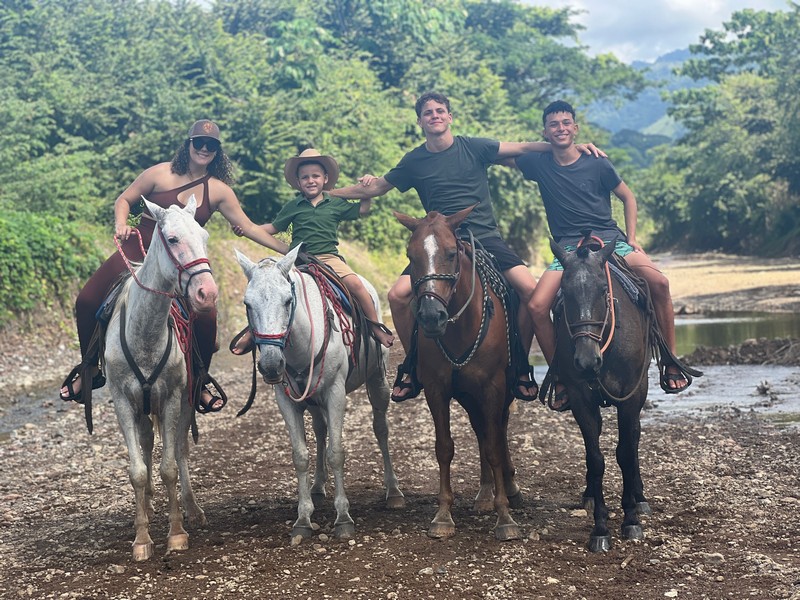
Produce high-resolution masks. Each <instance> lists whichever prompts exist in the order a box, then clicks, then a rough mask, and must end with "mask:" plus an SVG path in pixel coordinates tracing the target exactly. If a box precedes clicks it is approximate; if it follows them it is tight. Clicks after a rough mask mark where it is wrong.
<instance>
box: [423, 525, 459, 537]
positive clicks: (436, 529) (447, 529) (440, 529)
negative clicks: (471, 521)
mask: <svg viewBox="0 0 800 600" xmlns="http://www.w3.org/2000/svg"><path fill="white" fill-rule="evenodd" d="M455 534H456V526H455V524H454V523H449V524H448V523H431V526H430V527H429V528H428V537H429V538H433V539H435V540H441V539H443V538H450V537H453V536H454V535H455Z"/></svg>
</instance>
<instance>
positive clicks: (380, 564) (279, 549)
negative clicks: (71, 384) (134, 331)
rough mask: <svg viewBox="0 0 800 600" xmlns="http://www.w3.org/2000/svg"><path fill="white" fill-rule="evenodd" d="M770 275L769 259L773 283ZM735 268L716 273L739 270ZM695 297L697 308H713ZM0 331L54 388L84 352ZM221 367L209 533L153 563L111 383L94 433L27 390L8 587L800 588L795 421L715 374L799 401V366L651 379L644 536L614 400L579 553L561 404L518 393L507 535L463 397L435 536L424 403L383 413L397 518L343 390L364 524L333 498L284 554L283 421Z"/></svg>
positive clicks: (160, 527)
mask: <svg viewBox="0 0 800 600" xmlns="http://www.w3.org/2000/svg"><path fill="white" fill-rule="evenodd" d="M713 261H714V262H715V263H718V262H719V261H718V259H716V258H715V259H713ZM733 266H736V267H737V268H738V267H740V266H741V262H740V261H738V262H737V261H733ZM769 266H770V265H769V264H765V265H764V266H763V268H762V269H760V270H761V271H764V272H765V273H766V272H768V271H769ZM730 267H731V265H726V268H730ZM709 268H711V265H709V261H708V260H706V259H704V260H702V261H700V262H699V263H698V269H699V271H698V273H697V275H696V276H697V277H701V278H702V277H703V276H707V275H708V272H707V269H709ZM713 268H715V269H716V268H719V267H718V266H714V267H713ZM757 271H758V270H757ZM691 273H692V271H691V270H690V269H688V270H687V267H684V271H682V272H681V275H680V276H679V277H678V279H682V281H675V279H676V275H674V274H670V277H671V278H672V280H673V282H674V283H673V290H680V289H681V286H683V285H684V284H688V283H689V281H688V280H689V279H691V278H693V277H695V275H692V274H691ZM728 273H729V277H728V278H726V277H720V279H719V281H720V284H721V283H726V284H729V285H730V284H731V281H729V278H736V277H737V275H736V272H735V271H729V272H728ZM796 281H800V278H798V279H796ZM756 285H758V284H756ZM772 287H773V294H772V296H773V298H776V299H777V298H779V295H780V294H784V295H785V299H786V301H785V302H780V303H779V306H781V307H786V306H790V305H791V304H792V301H793V300H792V298H793V297H794V296H793V294H794V291H795V290H796V288H795V287H794V286H791V285H789V284H786V285H783V284H782V285H775V286H772ZM708 289H709V288H707V287H706V290H708ZM747 289H749V288H744V289H740V290H733V289H729V288H726V289H724V290H722V291H721V292H720V293H719V294H717V296H716V300H713V301H712V299H711V298H710V297H709V295H708V294H696V293H694V294H689V295H687V296H681V295H676V305H677V304H678V302H681V301H682V300H683V299H684V298H689V299H690V300H691V301H692V303H693V304H692V305H693V306H703V307H708V310H716V309H717V307H718V306H720V305H721V304H724V303H725V302H726V299H725V298H724V296H728V295H730V294H732V293H741V294H742V297H743V298H745V299H744V300H743V303H744V304H743V305H742V306H743V310H751V309H752V308H753V307H752V306H751V305H749V304H747V302H748V301H747V300H746V298H747V297H752V296H750V295H748V293H747ZM678 294H680V292H678ZM698 297H704V298H706V299H705V300H703V301H704V302H705V304H702V305H701V304H699V302H698V301H697V300H696V298H698ZM8 339H9V338H8V337H6V342H4V351H3V352H2V355H3V360H4V361H6V362H5V363H3V365H4V369H5V371H4V372H3V376H5V377H8V379H7V381H13V382H17V383H18V382H19V381H23V380H25V378H27V377H30V378H31V381H34V382H39V383H38V384H36V385H40V384H41V383H42V382H43V381H45V379H44V378H46V377H50V379H51V380H52V379H53V378H55V379H56V380H60V379H61V378H63V373H65V372H66V371H65V370H63V369H65V368H66V367H68V366H70V365H71V361H72V360H73V359H74V350H68V349H65V348H62V349H61V350H58V349H56V350H53V351H48V350H47V349H48V346H47V345H44V346H41V345H40V344H39V342H36V345H34V344H32V343H31V340H30V338H22V339H20V340H16V341H15V342H14V343H15V344H20V345H21V346H20V348H24V349H25V352H24V353H21V354H20V353H16V358H15V357H14V353H12V352H6V346H5V344H6V343H7V341H8ZM49 348H53V346H49ZM223 352H225V351H223ZM21 356H24V358H20V357H21ZM401 358H402V352H401V350H400V349H399V347H395V348H393V350H392V352H391V362H390V365H389V372H390V373H393V372H394V365H395V364H396V363H397V361H398V360H400V359H401ZM59 361H61V363H62V364H63V367H62V364H59ZM223 363H224V364H225V368H224V369H222V373H221V375H223V376H224V380H223V383H224V384H225V386H226V390H227V392H228V395H229V396H230V398H231V400H230V403H229V405H228V407H227V408H226V409H225V410H224V411H222V412H221V413H218V414H213V415H208V416H199V417H198V425H199V428H200V441H199V445H197V446H193V447H192V460H191V476H192V480H193V484H194V489H195V491H196V493H197V496H198V501H199V503H200V504H201V505H202V507H203V509H204V510H205V511H206V515H207V517H208V520H209V523H208V525H207V526H206V527H204V528H202V529H191V530H190V531H189V533H190V535H191V540H190V549H189V550H188V551H186V552H182V553H175V554H171V555H166V556H165V555H164V550H165V544H164V539H165V535H166V530H167V518H166V515H165V514H164V504H165V499H164V497H163V496H164V494H163V486H162V485H161V484H160V482H157V485H156V487H155V489H156V495H155V505H156V509H157V513H156V517H155V519H154V521H153V525H152V530H151V531H152V536H153V539H154V541H155V552H156V556H155V557H154V558H153V559H152V560H150V561H148V562H146V563H133V562H132V560H131V558H130V541H131V540H132V539H133V527H132V519H133V512H132V507H133V500H132V493H131V491H130V484H129V481H128V473H127V451H126V449H125V447H124V445H123V443H122V436H121V435H120V434H119V431H118V426H117V424H116V418H115V415H114V410H113V405H112V404H111V401H110V398H108V396H107V390H105V389H104V390H99V391H98V394H97V395H96V396H95V406H94V424H95V433H94V435H91V436H90V435H88V434H87V432H86V429H85V424H84V422H83V410H82V408H81V407H79V406H77V405H75V404H73V403H62V402H59V401H58V400H57V399H56V393H57V392H56V386H57V384H55V385H53V389H52V395H51V396H50V395H47V398H51V399H47V398H45V399H42V395H41V393H37V392H33V391H31V390H32V389H33V388H31V389H30V390H22V393H21V395H19V396H18V397H16V399H15V400H14V402H16V403H17V408H19V407H23V406H27V405H33V404H36V406H35V407H34V408H35V411H34V412H35V415H36V418H32V419H30V420H29V421H28V422H23V423H21V424H20V426H19V427H17V428H15V429H14V431H12V432H11V434H10V435H8V436H7V437H4V438H3V439H0V460H1V461H2V463H3V470H2V472H0V500H2V504H0V549H2V553H3V557H4V560H3V561H0V599H3V600H5V599H9V600H10V599H12V598H13V599H18V598H20V597H27V598H41V599H47V600H56V599H58V600H61V599H70V598H81V599H83V598H87V599H88V598H120V599H121V598H147V597H151V598H164V599H175V600H188V599H190V598H207V599H224V600H227V599H231V600H233V599H238V598H243V597H257V598H266V599H270V600H272V599H275V600H284V599H285V598H294V597H301V598H310V599H313V600H322V599H328V598H333V599H338V598H344V597H348V598H354V599H361V600H375V599H386V600H389V599H391V600H406V599H409V600H418V599H419V600H421V599H427V598H439V599H443V600H450V599H453V600H464V599H469V600H473V599H486V600H489V599H490V600H503V599H507V598H508V599H510V598H526V599H537V600H583V599H588V598H598V599H605V598H609V599H610V598H620V599H624V600H641V599H642V598H664V597H666V598H685V599H687V600H693V599H697V600H700V599H707V600H716V599H721V598H737V599H738V598H759V599H760V600H761V599H766V600H772V599H780V600H791V599H795V598H798V597H800V544H798V542H797V513H798V509H800V494H799V493H798V490H797V481H798V480H800V466H799V465H800V430H798V428H796V427H795V428H784V427H782V426H779V425H777V424H775V423H773V422H771V421H769V420H766V419H764V418H762V416H761V415H760V413H759V411H758V410H757V409H754V408H747V409H742V408H739V407H738V406H732V405H730V403H729V401H728V400H729V399H728V398H726V395H725V394H724V393H716V392H714V390H715V389H717V387H716V386H717V385H718V384H720V383H725V384H726V385H729V386H735V387H736V388H737V389H738V390H739V391H740V392H741V393H744V394H748V396H749V398H748V402H749V403H750V404H751V405H753V404H757V403H765V402H773V401H777V402H780V401H781V398H793V399H794V400H796V399H797V398H798V397H800V376H794V375H792V373H791V372H790V373H789V376H788V377H787V378H786V383H785V386H786V389H783V387H781V388H780V389H778V388H775V387H772V388H770V387H769V386H763V385H762V388H764V389H761V390H759V389H758V385H759V380H757V379H754V378H753V377H749V378H748V376H746V375H743V374H742V371H743V369H729V370H728V371H726V374H725V375H724V376H720V377H714V376H710V377H703V378H701V379H699V380H697V381H696V382H695V384H694V385H693V386H692V388H691V390H690V391H688V392H686V393H684V394H681V395H679V396H668V395H666V394H664V393H663V392H661V390H660V389H659V388H658V386H657V385H655V384H654V383H653V384H651V392H650V401H651V403H652V405H653V406H652V407H650V408H648V409H647V410H646V411H645V414H644V422H643V427H642V441H641V448H640V456H641V464H642V476H643V480H644V485H645V494H646V495H647V496H648V499H649V501H650V504H651V507H652V508H653V515H652V516H650V517H647V518H645V519H644V521H643V523H644V531H645V539H644V540H643V541H639V542H629V541H624V540H621V539H620V538H619V529H620V522H621V515H620V511H619V494H620V491H621V480H620V476H619V469H618V468H617V465H616V463H615V461H614V443H615V437H616V436H615V427H616V413H615V411H613V410H611V409H609V410H604V411H603V415H604V418H605V426H604V436H603V441H602V448H603V451H604V453H605V457H606V490H607V493H606V498H607V502H608V504H609V508H610V510H611V516H610V526H611V529H612V534H613V538H614V540H613V546H612V549H611V551H609V552H608V553H605V554H589V553H588V552H587V551H586V549H585V544H586V540H587V539H588V535H589V531H590V529H591V515H587V514H586V512H585V511H583V510H582V509H581V508H580V507H579V505H578V499H579V496H580V494H581V491H582V489H583V486H584V485H585V476H584V473H585V471H584V465H583V460H584V458H583V457H584V452H583V443H582V440H581V437H580V433H579V432H578V429H577V427H576V426H575V423H574V421H573V420H572V418H571V417H570V415H568V414H561V413H554V412H552V411H549V410H547V409H545V408H544V407H542V406H541V405H540V404H539V403H517V404H516V408H515V410H514V413H513V414H512V418H511V420H510V424H509V444H510V451H511V454H512V458H513V460H514V463H515V466H516V469H517V482H518V484H519V485H520V487H521V490H522V494H523V497H524V500H523V506H522V507H521V508H519V509H515V510H514V512H513V516H514V519H515V520H516V521H517V522H518V523H519V524H520V526H521V528H522V531H523V539H522V540H520V541H517V542H509V543H499V542H497V541H495V539H494V537H493V535H492V532H491V529H492V526H493V524H494V515H491V514H477V513H475V512H474V511H473V510H472V508H471V507H472V498H473V497H474V496H475V494H476V492H477V489H478V479H479V472H480V468H479V455H478V452H477V445H476V443H475V437H474V435H473V434H472V432H471V429H470V426H469V423H468V421H467V418H466V416H465V414H464V412H463V411H462V410H460V409H459V408H458V407H457V406H456V405H455V404H454V405H453V411H452V414H453V417H452V430H453V435H454V443H455V448H456V455H455V459H454V461H453V464H452V481H453V486H454V491H455V493H456V504H455V507H454V511H453V517H454V519H455V521H456V527H457V533H456V535H455V536H454V537H453V538H451V539H448V540H431V539H429V538H428V537H427V536H426V535H425V531H426V529H427V525H428V523H429V522H430V520H431V519H432V518H433V515H434V513H435V503H436V493H437V489H438V476H437V465H436V460H435V454H434V446H433V426H432V421H431V418H430V415H429V414H428V410H427V408H426V405H425V402H424V400H411V401H408V402H405V403H402V404H392V405H391V406H390V407H389V415H388V416H389V427H390V448H391V451H392V453H393V457H394V462H395V468H396V470H397V473H398V477H399V479H400V485H401V488H402V490H403V491H404V493H405V495H406V499H407V503H408V505H407V507H406V508H405V509H404V510H402V511H390V510H387V509H386V508H385V506H384V503H383V498H382V495H383V492H382V470H381V463H380V458H379V453H378V451H377V447H376V444H375V443H374V436H373V433H372V419H371V416H370V413H369V410H368V403H367V400H366V398H365V394H364V393H363V391H358V392H355V393H353V394H352V395H351V396H350V403H349V409H348V414H347V417H346V421H345V449H346V452H347V463H346V477H347V479H346V482H345V486H346V489H347V492H348V497H349V500H350V505H351V513H352V515H353V517H354V519H355V521H356V534H355V536H354V538H353V539H352V540H350V541H347V540H336V539H334V538H333V536H332V533H331V531H332V527H333V523H332V520H333V518H334V516H335V513H334V511H333V506H332V499H331V491H330V490H329V491H328V494H329V495H328V499H327V500H326V501H325V502H324V503H323V504H322V505H321V506H319V507H318V508H317V510H316V511H315V513H314V518H313V520H314V523H315V524H316V525H318V526H319V530H318V532H317V533H316V534H315V535H314V537H313V539H311V540H307V541H306V542H304V543H302V544H300V545H299V546H292V545H291V543H290V539H289V532H290V530H291V523H292V522H293V520H294V519H295V518H296V499H295V494H296V482H295V475H294V469H293V467H292V459H291V450H290V448H289V447H288V443H287V436H286V432H285V427H284V426H283V422H282V418H281V416H280V414H279V411H278V409H277V406H276V403H275V402H274V401H273V399H272V393H271V392H270V391H269V389H268V386H266V385H265V384H263V382H261V381H259V393H258V395H257V397H256V401H255V404H254V406H253V408H252V409H251V410H250V411H249V412H248V413H247V415H245V416H243V417H241V418H237V417H236V412H237V410H238V409H239V408H241V407H242V406H243V404H244V401H245V399H246V398H247V394H248V391H249V386H250V371H249V366H250V363H249V360H248V359H247V358H239V359H230V358H226V359H225V360H224V361H223V360H222V358H221V357H220V361H219V365H220V366H222V364H223ZM229 365H230V366H229ZM59 369H62V370H59ZM782 369H783V370H784V371H785V370H786V369H785V368H782ZM537 374H538V375H539V377H541V374H540V373H538V370H537ZM220 379H223V377H220ZM51 385H52V383H51ZM781 385H782V386H783V385H784V384H783V383H782V384H781ZM773 386H774V382H773ZM6 389H9V388H8V387H7V388H6ZM48 394H49V392H48ZM700 395H705V396H706V397H710V398H712V399H713V401H712V402H710V403H709V404H707V405H703V406H702V407H701V408H700V409H699V410H696V411H693V412H692V413H691V415H690V416H686V413H685V412H684V413H681V414H682V415H683V416H678V417H675V418H667V417H668V415H667V414H666V413H667V412H668V409H669V407H670V406H675V405H678V404H680V403H686V404H690V403H692V402H693V401H695V400H696V399H697V398H698V397H699V396H700ZM773 396H775V397H777V400H774V399H773ZM32 414H34V413H33V412H32ZM312 448H313V446H312Z"/></svg>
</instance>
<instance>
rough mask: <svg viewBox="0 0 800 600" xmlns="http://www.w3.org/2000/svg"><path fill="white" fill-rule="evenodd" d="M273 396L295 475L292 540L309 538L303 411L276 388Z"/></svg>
mask: <svg viewBox="0 0 800 600" xmlns="http://www.w3.org/2000/svg"><path fill="white" fill-rule="evenodd" d="M275 396H276V397H277V400H278V408H279V409H280V411H281V415H283V420H284V422H285V423H286V431H287V432H288V433H289V441H290V443H291V444H292V462H293V463H294V470H295V474H296V475H297V520H296V521H295V522H294V525H293V526H292V538H294V537H295V536H298V535H299V536H301V537H303V538H310V537H311V536H312V534H313V530H312V529H311V515H312V514H313V513H314V502H313V501H312V500H311V486H310V483H309V478H308V466H309V461H308V446H307V445H306V434H305V427H304V424H303V410H302V409H301V408H300V407H299V406H298V405H297V404H295V403H294V401H292V400H291V399H289V398H287V397H286V395H285V394H284V393H283V391H282V390H278V389H277V388H276V391H275Z"/></svg>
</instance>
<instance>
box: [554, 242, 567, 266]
mask: <svg viewBox="0 0 800 600" xmlns="http://www.w3.org/2000/svg"><path fill="white" fill-rule="evenodd" d="M550 250H552V251H553V255H554V256H555V257H556V258H557V259H558V260H559V261H561V265H562V266H563V265H564V261H565V260H566V259H567V254H569V253H568V252H567V251H566V250H564V249H563V248H562V247H561V246H559V245H558V244H557V243H556V241H555V240H554V239H553V238H550Z"/></svg>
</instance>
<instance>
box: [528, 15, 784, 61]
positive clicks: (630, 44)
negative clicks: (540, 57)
mask: <svg viewBox="0 0 800 600" xmlns="http://www.w3.org/2000/svg"><path fill="white" fill-rule="evenodd" d="M523 1H524V2H525V3H527V4H533V5H536V6H548V7H551V8H564V7H566V6H570V7H572V8H575V9H578V10H583V11H585V12H583V13H582V14H580V15H578V16H576V17H573V22H575V23H580V24H581V25H583V26H584V27H585V28H586V29H585V30H584V31H582V32H581V33H580V34H579V38H580V41H581V43H582V44H584V45H586V46H589V53H590V54H591V55H596V54H601V53H603V54H604V53H608V52H610V53H612V54H614V55H616V57H617V58H619V59H620V60H622V61H623V62H626V63H630V62H632V61H634V60H641V61H645V62H652V61H654V60H655V59H656V58H658V57H659V56H662V55H664V54H666V53H668V52H671V51H673V50H680V49H683V48H688V47H689V44H695V43H697V42H699V41H700V36H701V35H702V34H703V33H704V32H705V30H706V29H716V30H721V29H722V24H723V23H724V22H725V21H729V20H730V16H731V15H732V14H733V13H734V12H736V11H738V10H742V9H744V8H752V9H755V10H768V11H777V10H788V6H789V5H788V3H787V2H786V0H523Z"/></svg>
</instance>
